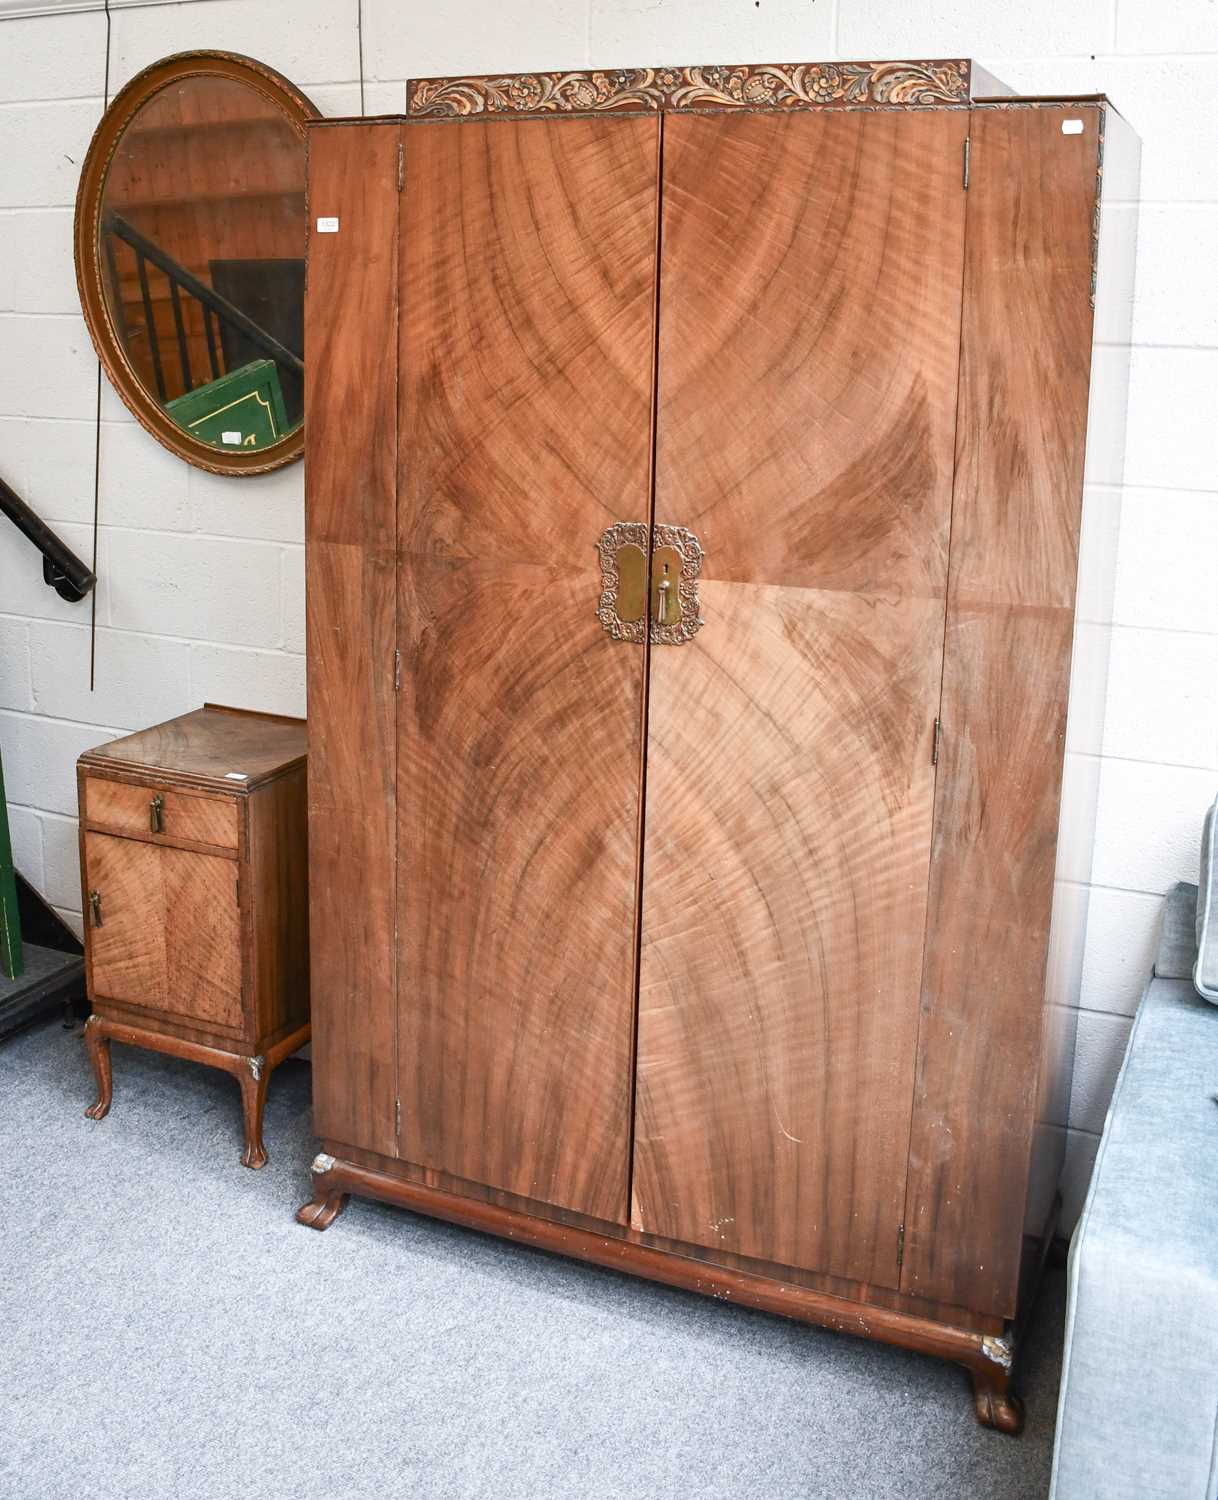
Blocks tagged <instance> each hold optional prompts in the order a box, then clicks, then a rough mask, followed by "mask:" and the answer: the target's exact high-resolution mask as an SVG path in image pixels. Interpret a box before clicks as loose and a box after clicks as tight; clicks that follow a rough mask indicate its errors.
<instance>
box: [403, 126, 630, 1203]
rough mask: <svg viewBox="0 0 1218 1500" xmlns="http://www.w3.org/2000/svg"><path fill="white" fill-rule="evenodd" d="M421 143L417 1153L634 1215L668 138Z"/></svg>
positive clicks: (407, 255)
mask: <svg viewBox="0 0 1218 1500" xmlns="http://www.w3.org/2000/svg"><path fill="white" fill-rule="evenodd" d="M405 137H406V157H405V175H406V192H405V195H404V199H403V218H402V241H401V243H402V263H401V307H402V318H401V346H400V352H399V361H400V370H401V398H400V422H401V448H400V468H399V505H398V548H399V554H400V558H401V571H400V575H399V614H398V619H399V645H400V649H401V653H402V674H401V691H400V694H399V700H398V744H397V756H398V763H397V786H398V816H399V825H398V826H399V843H398V905H397V922H398V934H399V944H398V985H399V988H398V994H399V1001H398V1057H399V1090H400V1099H401V1131H400V1141H399V1155H400V1156H401V1157H402V1158H404V1159H405V1160H406V1161H409V1162H412V1163H415V1164H419V1165H422V1166H425V1167H429V1168H434V1169H439V1170H440V1171H441V1172H443V1173H445V1174H448V1177H449V1178H457V1179H463V1180H464V1181H466V1182H470V1183H475V1184H479V1185H480V1186H481V1187H482V1188H492V1189H499V1190H505V1191H507V1192H510V1193H513V1194H518V1195H520V1196H522V1197H525V1198H529V1199H532V1200H535V1201H540V1202H543V1203H546V1204H550V1205H554V1206H556V1207H559V1208H563V1209H570V1210H575V1211H577V1212H579V1213H582V1214H586V1215H590V1216H593V1217H596V1218H598V1219H602V1220H609V1221H614V1222H617V1223H624V1222H625V1220H626V1216H627V1180H628V1171H629V1154H630V1146H629V1141H630V1115H631V1097H632V1082H631V1078H632V1062H633V1031H634V1008H635V968H636V923H637V911H638V897H637V864H638V829H639V821H640V795H641V794H640V785H641V756H642V723H643V700H644V683H645V675H646V663H647V651H648V647H647V645H646V644H645V642H644V640H643V639H642V637H643V635H644V633H645V632H644V629H643V626H642V621H641V613H642V598H641V595H642V577H641V575H640V576H639V577H638V578H636V579H635V580H634V582H635V584H636V586H637V587H636V591H637V592H638V593H639V596H640V597H639V599H638V600H636V601H635V603H637V605H638V613H639V616H640V618H639V620H638V621H636V622H635V625H636V626H637V628H636V629H634V630H633V632H627V638H617V639H615V638H614V637H613V636H612V635H611V634H610V633H608V631H607V630H606V628H604V627H603V626H602V624H601V621H600V619H598V606H599V604H600V596H601V592H602V578H601V570H600V565H599V561H598V550H597V544H598V540H599V539H600V538H601V537H602V536H603V535H604V533H605V532H606V531H607V530H609V529H610V528H611V527H614V526H615V524H616V523H619V522H621V523H628V524H629V525H633V526H634V527H635V528H636V531H635V533H634V535H635V536H636V538H638V537H639V536H640V533H641V532H642V531H643V529H644V528H645V526H646V523H647V521H648V519H649V509H650V481H651V409H652V378H653V367H654V357H655V352H654V346H655V326H654V320H655V302H656V235H657V212H658V194H659V186H658V173H659V161H658V157H659V122H658V120H656V119H655V118H651V119H646V118H621V117H619V118H614V117H601V118H595V117H594V118H575V119H571V118H566V119H562V118H560V119H533V120H505V119H491V120H483V121H457V122H444V123H434V122H432V123H422V124H418V125H414V126H410V127H408V128H407V129H406V132H405ZM622 534H623V533H621V532H620V531H619V532H618V533H616V535H617V536H618V537H620V536H621V535H622ZM633 560H634V562H636V563H638V562H642V564H643V566H644V568H645V541H644V542H643V545H641V546H640V547H639V548H638V557H637V558H635V559H633ZM636 571H637V569H636ZM627 612H628V613H629V611H627ZM630 634H634V635H635V636H637V639H630V638H629V635H630ZM458 1190H459V1187H458Z"/></svg>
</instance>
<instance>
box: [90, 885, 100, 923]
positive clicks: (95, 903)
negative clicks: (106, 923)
mask: <svg viewBox="0 0 1218 1500" xmlns="http://www.w3.org/2000/svg"><path fill="white" fill-rule="evenodd" d="M89 911H90V912H91V913H92V915H93V925H94V927H100V926H101V924H102V914H101V892H100V891H90V892H89Z"/></svg>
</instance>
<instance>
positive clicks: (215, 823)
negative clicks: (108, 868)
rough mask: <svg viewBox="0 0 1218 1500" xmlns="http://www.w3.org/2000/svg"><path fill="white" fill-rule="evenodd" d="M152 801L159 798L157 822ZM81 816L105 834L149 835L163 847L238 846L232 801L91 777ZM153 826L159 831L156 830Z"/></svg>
mask: <svg viewBox="0 0 1218 1500" xmlns="http://www.w3.org/2000/svg"><path fill="white" fill-rule="evenodd" d="M156 797H159V798H160V799H161V806H160V813H159V817H157V816H155V815H154V811H153V799H154V798H156ZM85 817H86V819H87V820H88V822H89V823H90V824H91V825H92V826H94V827H96V828H104V829H105V830H106V831H107V832H110V833H125V834H143V835H145V836H148V835H152V836H156V837H157V841H158V842H163V843H166V844H174V843H179V842H185V843H192V844H211V845H213V846H214V847H216V848H219V849H236V847H237V800H236V798H235V797H204V796H198V795H196V794H194V793H192V792H179V791H174V790H172V789H170V788H166V787H159V786H156V785H153V784H149V785H146V786H133V785H132V784H131V783H130V782H126V781H107V780H106V779H105V778H104V777H100V776H90V777H88V778H87V779H86V782H85ZM158 823H159V828H158V827H157V826H155V825H156V824H158Z"/></svg>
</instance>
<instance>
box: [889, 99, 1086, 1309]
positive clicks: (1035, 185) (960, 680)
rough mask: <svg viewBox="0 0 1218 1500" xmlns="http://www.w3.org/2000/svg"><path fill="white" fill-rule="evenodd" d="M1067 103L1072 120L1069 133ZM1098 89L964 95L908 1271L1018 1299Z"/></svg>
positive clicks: (971, 1291)
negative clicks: (966, 118)
mask: <svg viewBox="0 0 1218 1500" xmlns="http://www.w3.org/2000/svg"><path fill="white" fill-rule="evenodd" d="M1066 120H1081V121H1082V122H1083V126H1084V128H1083V130H1082V132H1081V133H1069V134H1067V133H1064V132H1063V130H1062V124H1063V122H1064V121H1066ZM1098 123H1099V110H1098V109H1097V107H1096V106H1095V105H1090V106H1079V105H1071V106H1063V107H1060V108H1059V107H1056V106H1054V107H1045V108H1039V107H1030V106H1018V105H1017V106H1014V107H1010V108H979V109H975V110H974V111H973V114H972V122H971V127H970V136H971V143H972V146H971V175H970V188H969V194H968V198H969V202H968V225H967V239H966V253H965V293H964V318H963V326H962V333H961V370H960V402H959V416H958V423H957V439H956V484H955V497H954V505H953V524H952V545H951V557H950V563H949V576H950V582H949V603H948V620H947V631H946V642H945V644H946V651H945V658H944V679H943V705H942V715H941V717H942V726H943V732H942V741H941V752H940V760H939V767H938V780H937V784H936V802H935V842H934V859H933V864H932V870H931V891H930V912H929V917H928V942H927V950H926V966H925V972H924V979H923V994H922V1025H921V1031H920V1037H919V1056H918V1072H917V1084H916V1089H915V1094H914V1109H913V1118H912V1125H911V1136H910V1174H909V1191H908V1201H907V1206H906V1216H905V1226H906V1228H905V1260H904V1272H903V1277H902V1282H901V1289H902V1291H904V1292H907V1293H910V1294H915V1295H918V1296H924V1297H931V1298H939V1299H942V1300H944V1301H950V1302H953V1303H956V1304H958V1305H961V1306H965V1307H970V1308H974V1309H976V1310H977V1311H978V1312H986V1313H994V1314H998V1315H1002V1316H1010V1315H1012V1314H1013V1313H1014V1311H1015V1303H1016V1293H1017V1285H1018V1273H1019V1265H1020V1258H1021V1250H1022V1234H1023V1226H1024V1216H1025V1205H1026V1199H1027V1189H1028V1176H1029V1160H1030V1154H1031V1148H1032V1136H1033V1124H1034V1119H1035V1113H1036V1102H1037V1088H1038V1072H1039V1063H1040V1058H1041V1048H1042V1023H1043V1008H1044V994H1045V960H1046V951H1047V944H1048V934H1049V919H1050V909H1051V905H1052V895H1053V874H1054V863H1055V856H1056V846H1057V828H1058V810H1059V798H1060V792H1061V782H1062V765H1063V756H1064V748H1065V727H1066V705H1067V689H1068V683H1069V676H1070V655H1071V639H1072V633H1073V624H1074V597H1075V580H1076V569H1077V561H1078V542H1079V523H1080V512H1081V502H1082V490H1083V452H1084V441H1085V436H1086V427H1087V406H1088V389H1089V378H1090V367H1091V333H1092V310H1091V302H1090V291H1091V264H1092V250H1093V237H1092V236H1093V223H1094V210H1095V202H1096V193H1097V169H1098V162H1099V153H1098V146H1099V131H1098Z"/></svg>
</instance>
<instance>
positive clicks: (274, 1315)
mask: <svg viewBox="0 0 1218 1500" xmlns="http://www.w3.org/2000/svg"><path fill="white" fill-rule="evenodd" d="M91 1099H92V1082H91V1075H90V1072H89V1068H88V1064H87V1060H86V1057H85V1052H84V1047H83V1045H82V1043H81V1040H80V1037H79V1034H78V1033H69V1032H65V1031H64V1030H63V1029H62V1028H61V1027H60V1026H59V1024H58V1023H57V1022H51V1023H49V1024H45V1025H41V1026H38V1027H36V1028H34V1029H31V1030H29V1031H26V1032H24V1033H22V1034H20V1035H18V1036H17V1037H14V1038H12V1039H11V1040H9V1041H8V1042H7V1043H4V1044H3V1045H0V1151H2V1153H3V1156H2V1160H3V1163H4V1181H5V1200H6V1201H5V1202H4V1204H3V1208H2V1212H0V1495H3V1496H4V1497H5V1500H9V1497H13V1500H42V1497H55V1500H60V1497H62V1500H76V1497H83V1496H88V1497H90V1500H111V1497H114V1500H117V1497H120V1496H121V1497H131V1500H136V1497H138V1500H162V1497H176V1496H187V1497H192V1500H193V1497H207V1500H228V1497H242V1500H262V1497H267V1500H290V1497H296V1496H300V1497H305V1496H310V1497H311V1496H326V1497H335V1500H345V1497H352V1500H354V1497H364V1496H375V1497H378V1500H389V1497H398V1496H410V1497H412V1500H413V1497H419V1500H441V1497H443V1500H492V1497H494V1500H500V1497H502V1500H542V1497H576V1496H578V1497H581V1500H616V1497H629V1500H668V1497H674V1500H675V1497H695V1496H697V1497H702V1496H715V1497H719V1500H787V1497H792V1500H794V1497H805V1500H812V1497H822V1496H823V1497H834V1500H837V1497H850V1500H870V1497H873V1496H874V1497H881V1496H883V1497H889V1496H899V1497H902V1500H913V1497H922V1496H936V1497H939V1496H941V1497H949V1496H950V1497H967V1500H983V1497H987V1496H995V1497H999V1496H1001V1497H1002V1500H1024V1497H1027V1500H1033V1497H1035V1500H1043V1497H1044V1496H1045V1495H1046V1494H1047V1491H1048V1473H1049V1462H1050V1453H1051V1446H1052V1437H1053V1420H1054V1411H1055V1404H1056V1394H1057V1379H1058V1368H1059V1363H1060V1358H1061V1324H1062V1312H1063V1284H1062V1278H1061V1276H1060V1275H1059V1274H1053V1275H1051V1276H1050V1278H1049V1280H1048V1283H1047V1286H1046V1288H1045V1292H1044V1294H1043V1295H1042V1297H1041V1301H1040V1304H1039V1308H1038V1313H1037V1317H1036V1320H1035V1325H1034V1327H1033V1329H1032V1333H1031V1336H1030V1338H1029V1340H1028V1345H1027V1350H1026V1359H1025V1371H1024V1391H1025V1395H1026V1398H1027V1405H1028V1425H1027V1430H1026V1432H1025V1434H1024V1436H1023V1437H1022V1438H1020V1439H1017V1440H1016V1439H1011V1438H1007V1437H1003V1436H1001V1435H999V1434H996V1433H992V1432H986V1431H983V1430H982V1429H981V1428H979V1427H977V1426H976V1424H975V1422H974V1420H973V1416H972V1410H971V1401H970V1399H969V1394H968V1386H967V1377H966V1376H965V1375H964V1374H963V1372H961V1371H959V1370H957V1369H955V1368H954V1367H953V1366H950V1365H946V1364H942V1363H940V1362H938V1361H936V1360H931V1359H927V1358H923V1357H922V1356H919V1355H915V1354H909V1353H906V1352H904V1351H901V1350H897V1349H889V1348H884V1347H883V1346H879V1345H872V1344H867V1343H864V1342H863V1341H861V1340H857V1339H851V1338H846V1337H841V1336H838V1335H834V1334H830V1333H825V1332H821V1331H819V1330H816V1329H809V1328H804V1327H800V1326H798V1325H796V1324H794V1323H789V1322H786V1321H783V1320H781V1319H778V1318H772V1317H768V1316H766V1315H764V1314H761V1313H753V1312H749V1311H747V1310H744V1309H741V1308H735V1307H725V1306H722V1305H720V1304H719V1303H716V1302H713V1301H710V1300H707V1299H705V1298H700V1297H697V1296H695V1295H693V1294H688V1293H684V1292H678V1291H673V1290H670V1289H668V1288H665V1287H659V1286H653V1285H648V1284H646V1283H643V1282H638V1281H635V1280H633V1279H631V1278H628V1277H626V1276H621V1275H618V1274H615V1273H612V1272H608V1271H602V1270H599V1269H596V1268H593V1267H588V1266H581V1265H578V1264H575V1263H573V1262H570V1261H564V1260H562V1259H559V1258H556V1257H553V1256H549V1255H545V1254H542V1253H539V1252H537V1251H532V1250H528V1249H525V1248H523V1247H520V1246H513V1245H509V1244H505V1243H503V1242H500V1241H497V1240H493V1239H490V1238H487V1237H485V1236H482V1235H478V1234H473V1233H470V1232H467V1231H464V1230H460V1229H456V1228H452V1227H450V1226H447V1225H444V1224H440V1223H437V1222H435V1221H431V1220H427V1219H423V1218H419V1217H416V1216H415V1215H413V1214H408V1213H405V1212H401V1211H398V1210H394V1209H389V1208H385V1207H381V1206H378V1205H376V1204H371V1203H362V1202H359V1201H358V1200H356V1201H353V1202H352V1203H351V1205H350V1206H349V1208H348V1209H347V1211H346V1213H345V1214H344V1215H343V1216H342V1217H341V1218H340V1219H339V1220H338V1221H337V1222H336V1223H335V1224H334V1225H333V1227H332V1228H331V1229H329V1230H328V1231H327V1232H326V1233H324V1234H318V1233H316V1232H315V1231H313V1230H309V1229H304V1228H301V1227H300V1226H299V1225H297V1224H296V1223H295V1222H294V1219H293V1214H294V1212H295V1210H296V1208H297V1207H298V1205H299V1204H300V1203H301V1202H302V1201H303V1199H304V1198H305V1197H306V1196H307V1182H308V1170H307V1169H308V1163H309V1162H310V1160H311V1159H312V1156H313V1152H314V1149H315V1147H314V1142H313V1139H312V1136H311V1126H310V1117H309V1070H308V1066H307V1065H306V1064H304V1063H300V1062H290V1063H287V1064H285V1065H284V1067H283V1068H281V1069H280V1070H279V1072H278V1073H277V1074H276V1075H275V1077H274V1078H273V1079H272V1082H271V1087H270V1095H269V1099H268V1104H267V1117H266V1129H265V1137H266V1144H267V1149H268V1150H269V1151H270V1154H271V1160H270V1164H269V1165H268V1166H267V1167H265V1168H264V1169H263V1170H262V1171H260V1172H250V1171H247V1170H246V1169H245V1168H243V1167H242V1166H241V1165H240V1164H239V1162H238V1152H239V1147H240V1139H239V1137H240V1128H239V1111H238V1107H237V1090H236V1086H235V1084H234V1082H233V1081H232V1080H231V1079H230V1078H228V1077H226V1076H225V1075H223V1074H220V1073H217V1072H213V1071H212V1070H210V1069H207V1068H201V1067H196V1066H192V1065H190V1064H187V1063H180V1062H176V1061H174V1060H171V1059H168V1058H162V1057H157V1056H155V1055H153V1054H151V1053H146V1052H140V1051H135V1050H133V1049H131V1048H126V1047H119V1046H117V1045H116V1046H115V1047H114V1107H113V1109H112V1111H111V1113H110V1116H109V1117H108V1118H107V1119H106V1120H104V1121H101V1122H98V1123H95V1122H93V1121H90V1120H86V1119H84V1118H83V1117H82V1114H81V1111H82V1110H83V1108H84V1107H85V1105H86V1104H88V1103H89V1102H90V1101H91Z"/></svg>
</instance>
